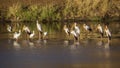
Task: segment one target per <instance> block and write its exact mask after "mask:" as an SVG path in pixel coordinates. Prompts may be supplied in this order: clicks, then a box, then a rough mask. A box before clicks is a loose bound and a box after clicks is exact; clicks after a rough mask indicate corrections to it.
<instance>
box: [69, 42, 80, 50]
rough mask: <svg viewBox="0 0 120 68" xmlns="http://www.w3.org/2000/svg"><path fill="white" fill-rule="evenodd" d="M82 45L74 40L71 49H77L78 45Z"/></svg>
mask: <svg viewBox="0 0 120 68" xmlns="http://www.w3.org/2000/svg"><path fill="white" fill-rule="evenodd" d="M79 45H80V43H79V42H78V41H77V42H74V43H73V44H72V45H70V49H71V50H75V49H77V47H78V46H79Z"/></svg>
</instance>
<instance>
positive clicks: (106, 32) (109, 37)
mask: <svg viewBox="0 0 120 68" xmlns="http://www.w3.org/2000/svg"><path fill="white" fill-rule="evenodd" d="M104 32H105V34H106V36H107V37H108V39H109V40H111V32H110V30H109V29H108V27H107V25H106V26H105V29H104Z"/></svg>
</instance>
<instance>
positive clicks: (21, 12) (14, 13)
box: [0, 0, 120, 21]
mask: <svg viewBox="0 0 120 68" xmlns="http://www.w3.org/2000/svg"><path fill="white" fill-rule="evenodd" d="M16 1H17V0H16ZM28 1H29V0H28ZM35 2H36V1H35ZM83 5H84V6H83ZM98 6H99V7H98ZM115 7H116V8H115ZM119 9H120V8H119V2H118V1H108V0H100V1H96V0H93V1H89V0H85V1H83V0H72V1H69V0H65V1H62V2H59V1H51V2H49V1H46V2H44V1H39V2H38V3H37V4H36V3H34V2H33V3H32V1H29V2H28V4H24V3H23V2H19V1H17V2H16V3H14V2H13V3H12V4H11V5H9V6H7V7H6V8H2V9H0V20H7V21H36V20H39V21H64V20H65V21H66V20H67V21H68V20H73V21H74V20H81V21H83V20H89V21H90V20H91V21H101V20H102V21H108V19H109V20H110V21H116V20H117V21H118V20H119V18H120V13H119Z"/></svg>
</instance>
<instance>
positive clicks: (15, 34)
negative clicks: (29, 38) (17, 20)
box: [13, 30, 21, 41]
mask: <svg viewBox="0 0 120 68" xmlns="http://www.w3.org/2000/svg"><path fill="white" fill-rule="evenodd" d="M20 35H21V30H19V32H15V33H14V35H13V38H14V39H15V40H16V41H17V40H18V38H19V37H20Z"/></svg>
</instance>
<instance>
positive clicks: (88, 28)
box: [83, 24, 92, 32]
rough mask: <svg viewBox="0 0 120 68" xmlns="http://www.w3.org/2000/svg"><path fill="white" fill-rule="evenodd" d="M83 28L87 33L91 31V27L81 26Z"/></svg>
mask: <svg viewBox="0 0 120 68" xmlns="http://www.w3.org/2000/svg"><path fill="white" fill-rule="evenodd" d="M83 28H84V29H85V30H86V31H89V32H91V31H92V29H91V27H90V26H88V25H86V24H83Z"/></svg>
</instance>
